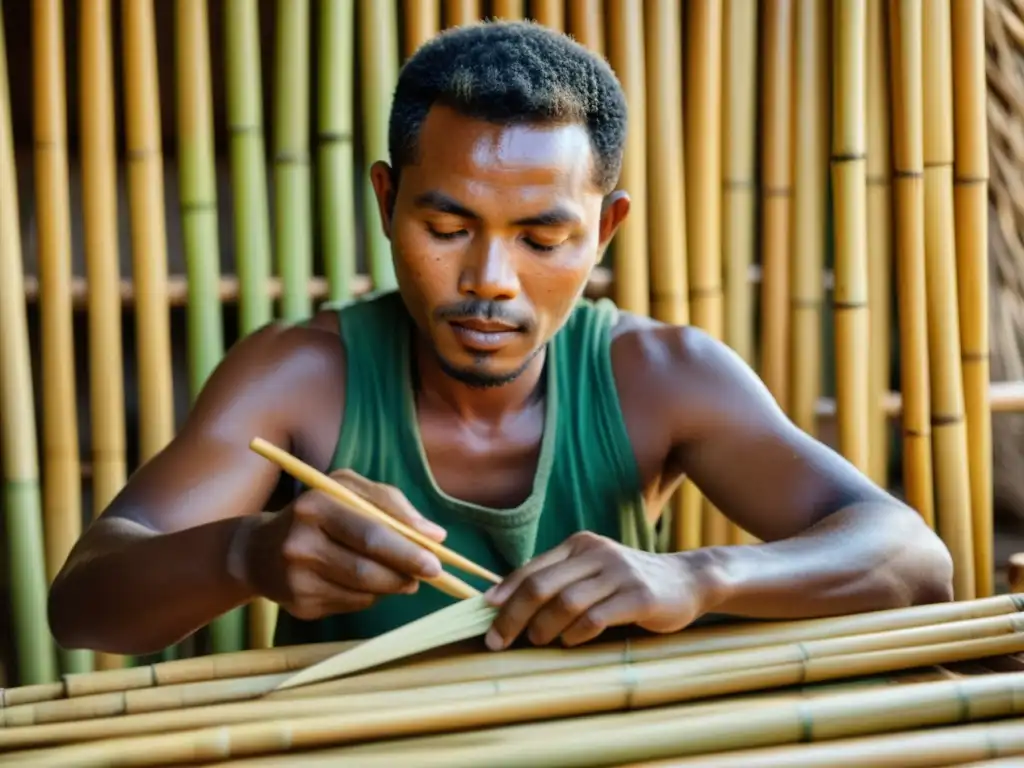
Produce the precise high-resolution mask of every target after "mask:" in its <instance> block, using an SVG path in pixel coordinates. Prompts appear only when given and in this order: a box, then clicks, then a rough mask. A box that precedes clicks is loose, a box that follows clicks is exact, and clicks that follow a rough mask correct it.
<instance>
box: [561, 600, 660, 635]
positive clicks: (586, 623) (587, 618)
mask: <svg viewBox="0 0 1024 768" xmlns="http://www.w3.org/2000/svg"><path fill="white" fill-rule="evenodd" d="M646 615H647V604H646V602H645V601H644V600H643V598H642V597H641V595H640V594H639V593H638V592H616V593H614V594H613V595H612V596H611V597H609V598H608V599H606V600H602V601H601V602H599V603H597V604H596V605H593V606H591V607H590V608H589V609H588V610H587V611H585V612H584V613H583V615H582V616H579V617H578V618H577V619H576V620H575V621H574V622H573V623H572V624H570V625H569V628H568V629H566V630H565V631H564V632H563V633H562V644H563V645H566V646H570V647H571V646H574V645H581V644H582V643H586V642H589V641H590V640H593V639H594V638H595V637H597V636H598V635H600V634H601V633H602V632H604V631H605V630H606V629H607V628H608V627H619V626H623V625H626V624H633V623H635V622H636V620H637V619H638V618H639V617H642V616H646Z"/></svg>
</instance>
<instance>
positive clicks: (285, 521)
mask: <svg viewBox="0 0 1024 768" xmlns="http://www.w3.org/2000/svg"><path fill="white" fill-rule="evenodd" d="M331 477H332V478H333V479H334V480H336V481H338V482H339V483H341V484H342V485H344V486H346V487H347V488H348V489H349V490H351V491H353V492H355V493H357V494H358V495H360V496H362V497H363V498H365V499H366V500H367V501H369V502H370V503H372V504H374V505H375V506H376V507H377V508H378V509H380V510H382V511H384V512H386V513H387V514H389V515H391V516H392V517H394V518H395V519H397V520H400V521H402V522H403V523H405V524H406V525H409V526H410V527H412V528H415V529H416V530H417V531H419V532H420V533H422V534H423V535H425V536H428V537H430V538H431V539H434V540H436V541H442V540H443V539H444V537H445V531H444V529H442V528H440V527H439V526H437V525H435V524H433V523H431V522H430V521H428V520H427V519H426V518H424V517H423V516H422V515H421V514H420V513H419V512H417V511H416V510H415V509H414V508H413V507H412V505H411V504H410V503H409V500H408V499H406V498H405V495H404V494H403V493H402V492H401V491H399V490H398V489H397V488H394V487H392V486H388V485H383V484H381V483H375V482H372V481H370V480H367V479H366V478H364V477H362V476H360V475H358V474H356V473H355V472H352V471H350V470H340V471H338V472H335V473H333V474H332V475H331ZM249 525H251V527H249V530H248V531H246V532H244V533H242V532H241V531H240V533H241V536H240V538H239V541H238V545H239V549H240V551H239V552H238V554H239V556H240V557H241V558H242V562H243V564H244V565H243V570H244V575H243V576H242V578H244V579H245V580H246V581H247V582H248V583H249V584H250V586H251V587H252V588H253V589H254V590H255V591H257V592H258V593H260V594H261V595H264V596H265V597H268V598H269V599H271V600H273V601H274V602H277V603H279V604H280V605H281V606H282V607H283V608H284V609H285V610H286V611H288V612H289V613H290V614H292V615H293V616H295V617H296V618H300V619H318V618H321V617H323V616H328V615H331V614H336V613H349V612H352V611H359V610H363V609H365V608H369V607H370V606H371V605H373V603H374V602H375V601H376V600H377V599H378V598H379V597H380V596H382V595H388V594H411V593H413V592H415V591H416V590H417V589H418V588H419V579H420V578H424V577H426V578H430V577H433V576H437V575H438V574H439V573H440V572H441V563H440V561H439V560H438V559H437V556H436V555H434V554H433V553H432V552H430V551H429V550H426V549H424V548H423V547H421V546H420V545H418V544H416V543H414V542H412V541H410V540H409V539H407V538H405V537H404V536H403V535H402V534H400V533H398V532H397V531H394V530H392V529H391V528H389V527H388V526H386V525H384V524H382V523H379V522H376V521H374V520H371V519H369V518H367V517H364V516H363V515H362V514H361V513H359V512H357V511H355V510H354V509H352V508H350V507H348V506H346V505H345V504H342V503H341V502H339V501H336V500H335V499H333V498H331V497H329V496H327V495H326V494H324V493H322V492H320V491H316V490H310V491H306V492H305V493H303V494H302V495H301V496H299V497H298V498H297V499H296V500H295V501H294V502H293V503H292V504H291V505H290V506H289V507H287V508H286V509H284V510H282V511H281V512H278V513H267V514H264V515H260V516H258V517H257V518H256V519H254V520H253V522H252V523H251V524H249ZM245 527H248V526H243V528H245Z"/></svg>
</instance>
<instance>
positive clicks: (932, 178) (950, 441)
mask: <svg viewBox="0 0 1024 768" xmlns="http://www.w3.org/2000/svg"><path fill="white" fill-rule="evenodd" d="M922 25H923V27H924V30H925V35H924V39H923V43H922V68H923V72H924V76H923V83H924V226H925V228H924V231H925V240H924V248H925V259H926V267H925V278H926V279H925V287H926V295H927V306H928V309H927V316H928V360H929V363H930V381H931V422H932V454H933V456H934V461H935V522H936V528H937V530H938V531H939V534H940V535H941V536H942V540H943V541H944V542H945V544H946V546H947V547H948V548H949V550H950V553H951V554H952V556H953V566H954V575H953V588H954V592H955V595H956V597H957V599H960V600H963V599H969V598H971V597H973V596H974V580H975V574H974V545H973V536H972V524H971V511H970V510H971V488H970V477H969V474H968V466H967V425H966V424H965V423H964V391H963V370H962V365H961V362H960V322H959V314H960V313H959V299H958V297H957V286H956V283H957V275H956V240H955V237H956V235H955V232H956V228H955V226H954V220H953V217H954V214H953V85H952V79H951V78H952V58H951V54H950V12H949V3H948V2H946V1H945V0H925V2H924V7H923V19H922ZM986 321H987V318H986Z"/></svg>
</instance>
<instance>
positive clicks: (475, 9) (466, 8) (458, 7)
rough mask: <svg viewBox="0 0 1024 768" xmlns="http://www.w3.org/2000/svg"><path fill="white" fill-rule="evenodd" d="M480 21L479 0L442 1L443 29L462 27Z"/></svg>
mask: <svg viewBox="0 0 1024 768" xmlns="http://www.w3.org/2000/svg"><path fill="white" fill-rule="evenodd" d="M477 21H480V0H444V25H445V27H463V26H466V25H467V24H473V23H475V22H477Z"/></svg>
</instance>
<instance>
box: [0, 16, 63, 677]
mask: <svg viewBox="0 0 1024 768" xmlns="http://www.w3.org/2000/svg"><path fill="white" fill-rule="evenodd" d="M20 221H21V220H20V217H19V213H18V193H17V177H16V173H15V167H14V139H13V136H12V128H11V100H10V89H9V80H8V74H7V42H6V33H5V32H4V23H3V9H2V8H0V328H2V329H3V332H2V333H0V441H2V442H0V460H2V461H3V464H2V465H0V466H2V469H3V494H4V500H3V508H4V513H5V521H4V527H5V530H6V535H7V562H8V567H9V568H10V571H9V574H10V576H9V578H10V587H11V597H10V600H11V617H12V619H13V624H14V627H13V629H14V644H15V650H16V652H17V654H18V679H19V681H20V682H21V683H23V684H35V683H44V682H49V681H52V680H53V679H54V678H55V676H56V674H57V670H56V658H55V656H54V648H53V643H52V640H51V637H50V632H49V627H48V626H47V622H46V584H47V579H46V566H45V548H44V546H45V545H44V543H43V520H42V505H41V499H40V493H39V459H38V444H37V435H36V423H35V413H34V410H35V409H34V407H33V406H34V395H33V385H32V368H31V358H30V352H29V339H28V321H27V318H26V316H25V303H24V301H25V300H24V295H25V294H24V287H23V282H22V272H23V268H22V261H21V231H20V230H21V224H20Z"/></svg>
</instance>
